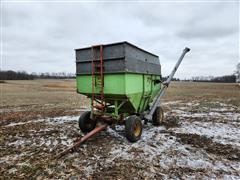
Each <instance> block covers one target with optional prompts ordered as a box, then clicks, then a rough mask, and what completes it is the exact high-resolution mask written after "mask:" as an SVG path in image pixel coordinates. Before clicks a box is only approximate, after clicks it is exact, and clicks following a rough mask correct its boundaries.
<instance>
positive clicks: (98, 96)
mask: <svg viewBox="0 0 240 180" xmlns="http://www.w3.org/2000/svg"><path fill="white" fill-rule="evenodd" d="M103 90H104V63H103V45H95V46H92V99H91V106H92V112H94V110H95V109H98V111H100V112H101V114H103V113H104V110H105V101H104V91H103ZM96 91H99V93H96ZM95 101H96V102H97V103H98V104H97V103H95Z"/></svg>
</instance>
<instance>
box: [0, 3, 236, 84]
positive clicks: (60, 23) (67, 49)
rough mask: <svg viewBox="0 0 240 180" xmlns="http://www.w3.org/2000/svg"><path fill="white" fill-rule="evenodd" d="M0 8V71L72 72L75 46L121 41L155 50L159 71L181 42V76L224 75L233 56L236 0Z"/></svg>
mask: <svg viewBox="0 0 240 180" xmlns="http://www.w3.org/2000/svg"><path fill="white" fill-rule="evenodd" d="M33 2H34V1H33ZM1 10H2V11H1V12H2V22H1V25H2V26H1V27H2V28H1V30H2V38H1V40H2V41H1V42H2V49H1V50H2V51H1V69H3V70H5V69H6V70H7V69H12V70H14V71H18V70H22V69H23V70H24V71H26V72H28V73H31V72H37V73H41V72H69V73H75V52H74V49H76V48H84V47H88V46H91V45H93V44H99V43H100V44H108V43H114V42H118V41H123V40H127V41H128V42H130V43H132V44H134V45H136V46H138V47H139V48H142V49H144V50H146V51H149V52H151V53H154V54H156V55H158V56H159V59H160V63H161V66H162V75H163V76H168V75H169V74H170V72H171V70H172V68H173V67H174V65H175V63H176V61H177V59H178V57H179V56H180V54H181V52H182V50H183V48H184V47H185V46H189V48H191V52H190V53H189V54H187V55H186V57H185V59H184V60H183V62H182V64H181V65H180V67H179V69H178V71H177V73H176V76H175V77H177V78H180V79H186V78H191V77H195V76H223V75H230V74H233V73H234V71H235V70H236V66H237V64H238V63H239V62H240V61H239V60H240V58H239V2H208V3H207V2H205V3H201V2H194V3H193V2H175V3H171V2H170V3H167V2H152V3H147V2H139V3H127V4H124V3H121V2H116V3H113V2H112V3H103V2H99V1H96V2H92V3H78V2H75V3H73V2H69V3H66V2H65V3H64V2H55V3H54V2H36V1H35V2H34V3H32V2H31V1H28V2H25V3H24V2H7V1H4V2H2V6H1ZM92 12H93V13H92ZM96 17H97V18H96ZM98 17H99V18H98ZM223 22H225V23H223Z"/></svg>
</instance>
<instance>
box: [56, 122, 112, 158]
mask: <svg viewBox="0 0 240 180" xmlns="http://www.w3.org/2000/svg"><path fill="white" fill-rule="evenodd" d="M107 126H108V125H107V124H102V125H100V126H98V127H96V128H95V129H93V130H92V131H90V132H89V133H87V134H86V135H85V136H83V137H82V138H81V139H79V140H77V141H76V142H75V143H74V144H73V145H72V146H70V147H69V148H67V149H65V150H64V151H62V152H61V153H59V154H57V156H56V157H57V158H61V157H62V156H64V155H66V154H67V153H69V152H70V151H72V150H74V149H75V148H77V147H79V146H80V145H81V144H82V143H84V142H85V141H86V140H88V139H89V138H91V137H92V136H94V135H96V134H97V133H99V132H100V131H103V130H104V129H106V127H107Z"/></svg>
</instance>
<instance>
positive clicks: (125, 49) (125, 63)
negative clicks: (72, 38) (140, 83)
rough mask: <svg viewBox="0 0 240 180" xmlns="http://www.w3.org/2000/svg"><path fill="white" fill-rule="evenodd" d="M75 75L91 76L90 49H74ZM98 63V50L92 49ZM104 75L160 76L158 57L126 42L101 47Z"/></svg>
mask: <svg viewBox="0 0 240 180" xmlns="http://www.w3.org/2000/svg"><path fill="white" fill-rule="evenodd" d="M75 51H76V69H77V72H76V73H77V75H84V74H92V48H91V47H87V48H81V49H75ZM94 52H95V59H96V61H99V59H100V56H99V54H100V50H99V48H94ZM103 62H104V73H105V74H108V73H128V72H130V73H140V74H154V75H161V66H160V61H159V57H158V56H157V55H154V54H152V53H150V52H147V51H145V50H143V49H141V48H138V47H137V46H135V45H133V44H130V43H128V42H126V41H124V42H118V43H113V44H106V45H103Z"/></svg>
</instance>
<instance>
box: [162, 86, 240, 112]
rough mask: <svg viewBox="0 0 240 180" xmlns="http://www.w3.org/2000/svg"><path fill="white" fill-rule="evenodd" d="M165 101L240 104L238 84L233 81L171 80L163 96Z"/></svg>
mask: <svg viewBox="0 0 240 180" xmlns="http://www.w3.org/2000/svg"><path fill="white" fill-rule="evenodd" d="M164 100H166V101H176V100H181V101H184V102H191V101H193V100H202V101H219V102H222V103H227V104H232V105H235V106H238V107H239V106H240V86H238V85H237V84H235V83H197V82H173V83H172V84H171V85H170V87H169V89H168V90H167V93H166V95H165V97H164Z"/></svg>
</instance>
